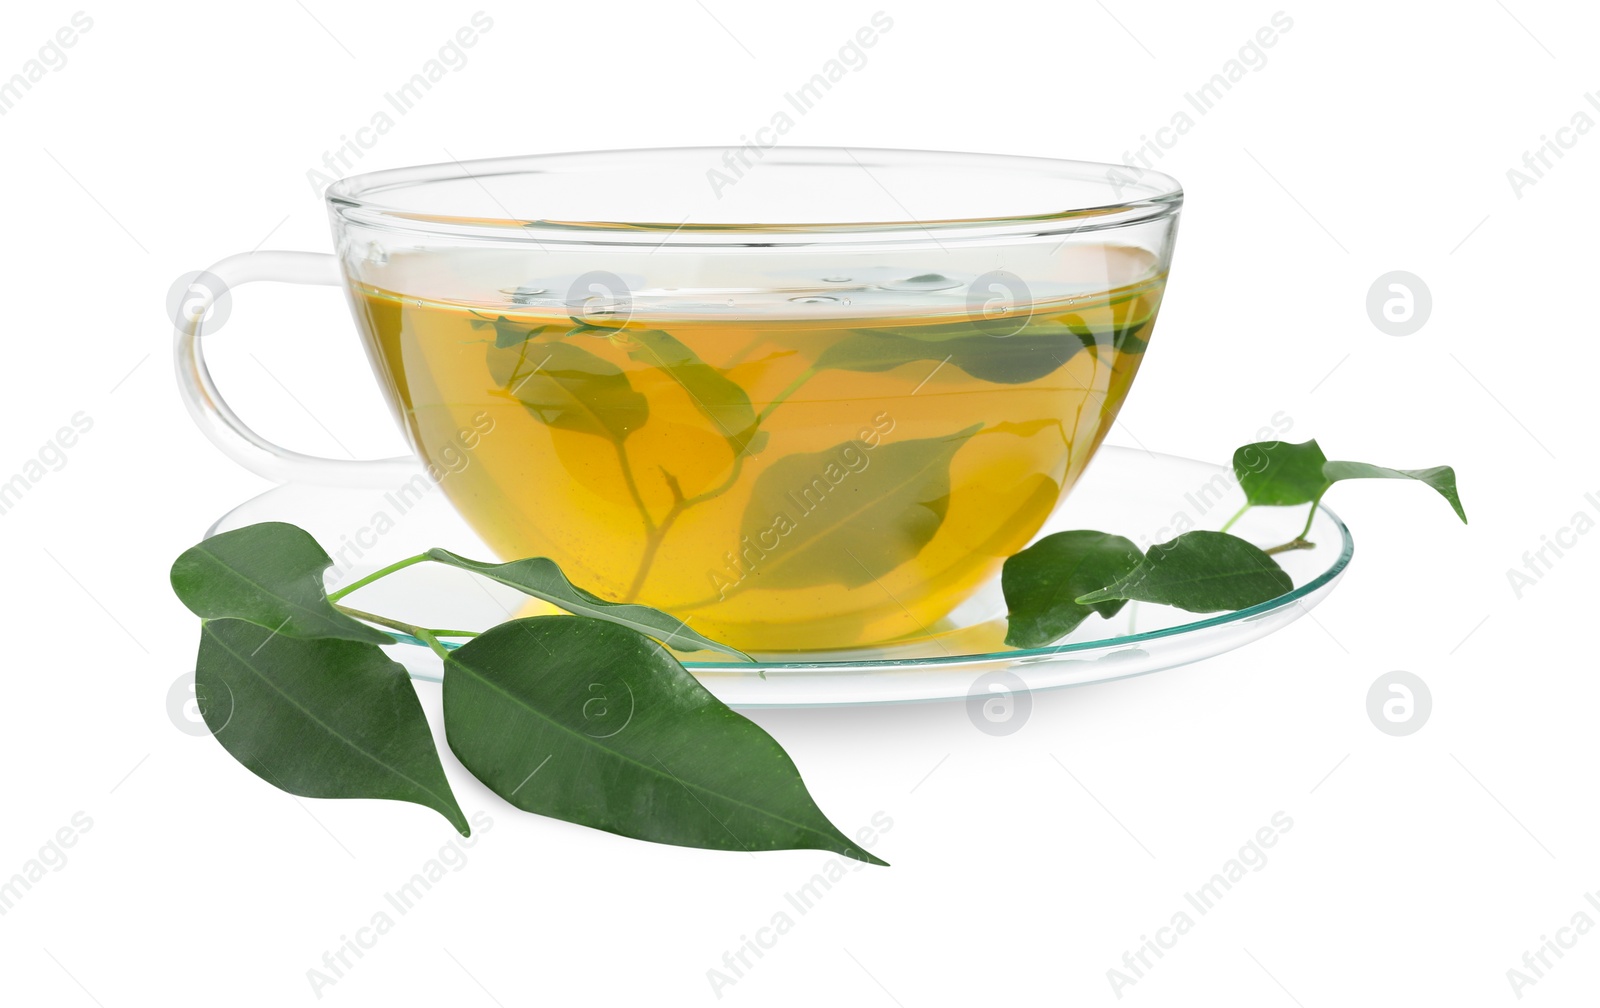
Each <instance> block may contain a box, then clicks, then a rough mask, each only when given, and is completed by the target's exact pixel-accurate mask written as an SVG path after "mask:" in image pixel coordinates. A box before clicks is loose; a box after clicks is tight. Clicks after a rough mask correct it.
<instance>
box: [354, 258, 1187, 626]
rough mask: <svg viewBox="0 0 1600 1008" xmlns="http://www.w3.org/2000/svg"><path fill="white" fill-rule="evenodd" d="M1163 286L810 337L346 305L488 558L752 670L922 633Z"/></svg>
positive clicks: (1130, 353) (707, 320)
mask: <svg viewBox="0 0 1600 1008" xmlns="http://www.w3.org/2000/svg"><path fill="white" fill-rule="evenodd" d="M1106 254H1107V256H1108V257H1112V258H1114V257H1115V256H1116V254H1117V250H1115V249H1109V250H1107V252H1106ZM1129 258H1130V261H1132V253H1131V252H1130V253H1129ZM1141 261H1142V260H1141ZM1129 272H1130V273H1131V272H1137V271H1136V270H1133V269H1131V268H1130V270H1129ZM1113 275H1115V274H1114V273H1113ZM1163 282H1164V277H1161V276H1156V275H1149V274H1146V275H1142V276H1138V277H1137V278H1135V279H1133V280H1132V281H1130V282H1128V283H1126V284H1122V285H1119V286H1115V287H1112V288H1111V289H1108V290H1103V291H1097V292H1091V293H1088V294H1077V295H1074V296H1071V297H1067V298H1063V299H1061V300H1059V301H1058V302H1052V303H1043V304H1040V303H1035V304H1033V305H1031V311H1030V306H1023V307H1021V308H1019V309H1015V310H1012V311H1010V312H1008V313H1005V314H1002V315H999V316H995V315H994V314H992V313H991V314H989V315H973V314H970V313H969V314H955V315H951V314H939V315H937V316H930V315H920V316H905V315H900V316H895V317H887V316H884V315H882V314H874V315H866V314H863V315H861V316H858V317H851V316H850V315H849V311H848V308H843V307H842V306H841V304H840V303H839V300H840V299H837V298H835V299H831V300H832V301H833V302H834V303H833V304H831V305H823V306H822V307H824V308H826V309H827V310H828V311H829V312H830V314H829V315H827V316H825V317H819V318H815V319H811V318H807V317H806V316H807V315H808V309H809V308H810V307H812V306H811V305H809V304H807V303H804V302H803V299H801V300H802V303H799V304H794V305H791V306H790V308H791V310H790V311H788V312H786V313H784V316H783V317H763V316H761V315H760V314H757V313H750V314H743V313H741V314H742V317H729V318H722V317H716V316H714V315H712V314H702V315H701V316H698V317H694V316H687V315H686V316H684V317H659V318H657V317H646V316H645V314H644V313H643V312H641V311H639V310H635V311H634V312H633V314H632V315H631V316H630V317H628V318H627V319H626V320H620V321H617V322H611V321H608V320H604V319H601V320H599V321H602V322H604V323H605V324H602V325H582V324H576V323H575V322H574V320H573V319H572V318H571V317H569V316H568V315H567V314H565V311H567V310H568V309H562V310H550V309H541V308H539V307H537V306H523V307H512V306H507V307H501V308H494V309H485V308H483V307H466V306H463V305H456V304H450V303H441V302H439V301H434V300H428V299H426V298H420V297H414V296H410V295H407V294H406V293H405V292H403V291H402V292H397V291H391V290H384V289H379V288H376V287H372V286H370V285H364V284H358V285H357V286H356V308H357V315H358V318H359V319H360V321H361V322H362V324H363V326H364V328H365V329H366V335H367V338H368V342H369V347H370V349H371V350H372V351H373V356H374V358H375V360H376V362H377V364H378V366H379V369H380V371H381V373H382V377H383V378H384V379H385V380H386V381H387V383H388V384H389V386H390V391H391V393H392V395H393V397H394V399H395V401H396V402H397V403H398V405H399V408H400V411H401V415H402V419H403V421H404V422H405V424H406V425H407V427H408V428H409V434H410V437H411V439H412V441H413V443H414V446H415V447H416V448H417V450H418V451H419V452H420V454H421V455H422V456H423V457H424V458H425V459H426V460H428V461H429V462H431V463H433V464H434V465H435V466H436V471H438V472H440V473H442V474H443V475H442V479H441V482H440V485H441V486H442V488H443V489H444V491H445V492H446V494H447V495H448V497H449V499H450V501H451V502H452V504H453V505H454V507H455V508H456V509H457V510H458V511H459V512H460V513H461V514H462V515H463V516H464V517H465V518H466V520H467V521H468V522H469V523H470V524H471V525H472V527H473V528H474V529H475V530H476V531H477V532H478V534H479V535H480V536H482V538H483V539H484V541H485V542H487V543H488V545H489V546H490V548H491V549H493V550H494V551H495V552H496V553H497V554H499V556H500V558H501V559H503V560H511V559H517V558H520V557H526V556H546V557H550V558H551V559H553V560H555V561H556V562H557V563H559V564H560V565H561V567H562V568H563V569H564V570H565V571H566V573H567V575H568V576H569V577H570V578H571V579H572V581H573V582H574V583H575V584H578V585H580V586H582V587H583V588H586V589H587V590H589V591H591V592H594V593H595V594H597V595H599V596H601V597H602V598H606V599H609V600H613V601H638V602H644V603H646V604H649V605H652V606H655V607H657V608H660V609H664V610H667V611H669V612H671V613H673V614H674V615H677V616H679V617H680V618H684V619H688V620H690V623H691V625H692V626H693V627H694V628H695V629H696V630H698V631H700V632H701V633H704V634H706V635H708V636H711V637H713V638H716V639H719V640H723V641H725V642H727V643H729V644H732V645H734V646H736V647H740V648H743V649H745V650H750V651H759V650H788V649H807V648H812V649H815V648H840V647H849V646H854V645H861V644H868V643H875V642H880V641H885V640H888V639H892V638H896V637H902V636H908V635H915V634H918V633H921V632H925V631H927V630H928V629H930V628H932V627H933V626H934V625H935V624H936V623H937V622H938V621H939V620H940V619H941V618H942V617H944V616H945V615H946V614H947V613H949V611H950V610H951V609H952V608H953V607H954V606H955V605H956V604H957V603H959V602H960V601H961V600H962V599H963V598H965V597H966V596H967V595H969V594H970V593H971V592H972V591H973V590H975V589H976V588H977V587H978V586H979V585H981V584H983V583H984V582H985V581H987V580H988V579H990V578H993V577H995V576H997V574H998V573H999V569H1000V565H1001V563H1002V561H1004V559H1005V558H1006V557H1007V556H1009V555H1011V554H1012V553H1015V552H1016V551H1018V550H1020V549H1022V548H1023V547H1024V546H1025V545H1026V544H1027V543H1028V542H1029V540H1030V539H1031V538H1032V537H1033V536H1034V535H1035V534H1036V533H1037V532H1038V530H1039V528H1040V526H1041V525H1042V524H1043V523H1044V521H1045V519H1046V518H1047V517H1048V516H1049V514H1050V513H1051V511H1052V510H1053V509H1054V508H1055V507H1056V505H1057V504H1058V503H1059V502H1060V500H1061V498H1062V496H1063V494H1065V493H1066V492H1067V490H1068V489H1069V488H1070V487H1071V486H1072V484H1073V482H1074V481H1075V480H1076V479H1077V478H1078V475H1079V473H1080V472H1081V471H1082V469H1083V467H1084V465H1085V463H1086V462H1087V461H1088V459H1089V457H1090V455H1091V454H1092V453H1093V451H1094V450H1095V448H1096V447H1097V446H1098V445H1099V443H1100V440H1101V439H1102V437H1103V436H1104V435H1105V433H1106V431H1107V429H1108V428H1109V427H1110V425H1111V423H1112V421H1113V420H1114V419H1115V417H1116V414H1117V410H1118V408H1119V407H1120V405H1121V403H1122V401H1123V398H1124V396H1125V394H1126V392H1127V389H1128V385H1129V383H1130V382H1131V381H1132V379H1133V376H1134V372H1135V371H1136V370H1137V368H1138V366H1139V362H1140V360H1141V353H1142V351H1143V348H1144V341H1145V339H1146V338H1147V337H1148V336H1149V332H1150V329H1151V326H1152V323H1153V322H1154V319H1155V316H1156V312H1157V309H1158V307H1159V305H1160V300H1161V293H1162V287H1163ZM824 300H830V299H824ZM588 318H589V321H590V322H594V321H596V319H595V318H594V317H592V316H591V317H588ZM440 545H445V546H450V545H452V544H440Z"/></svg>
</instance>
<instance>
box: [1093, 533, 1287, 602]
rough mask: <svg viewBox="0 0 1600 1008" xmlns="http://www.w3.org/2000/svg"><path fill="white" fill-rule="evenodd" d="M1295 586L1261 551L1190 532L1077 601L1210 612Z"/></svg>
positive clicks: (1263, 599)
mask: <svg viewBox="0 0 1600 1008" xmlns="http://www.w3.org/2000/svg"><path fill="white" fill-rule="evenodd" d="M1293 588H1294V581H1293V580H1291V579H1290V577H1289V575H1288V574H1287V573H1286V572H1285V571H1284V569H1283V568H1282V567H1279V566H1278V562H1277V561H1276V560H1274V559H1272V558H1271V557H1270V556H1268V555H1267V554H1266V553H1265V552H1264V551H1263V550H1261V549H1260V548H1259V547H1257V546H1254V545H1252V544H1250V543H1248V542H1245V541H1244V540H1243V539H1240V538H1239V537H1237V536H1231V535H1228V534H1227V533H1226V532H1185V533H1184V534H1183V535H1181V536H1179V537H1178V538H1176V539H1173V540H1171V541H1170V542H1164V543H1159V544H1157V545H1155V546H1152V547H1150V551H1149V552H1148V553H1147V554H1146V555H1145V558H1144V560H1143V562H1141V563H1140V564H1139V566H1137V567H1135V568H1134V569H1133V570H1132V571H1131V572H1130V573H1129V574H1128V575H1127V576H1125V577H1123V578H1122V579H1121V580H1119V581H1117V582H1116V583H1115V584H1112V585H1109V586H1107V587H1105V588H1102V589H1101V590H1099V591H1096V592H1090V593H1089V594H1087V595H1082V596H1080V597H1079V598H1078V602H1079V604H1081V605H1089V604H1093V603H1096V602H1107V601H1110V600H1112V599H1135V600H1137V601H1140V602H1155V603H1159V604H1161V605H1170V606H1176V607H1178V608H1179V609H1183V610H1186V611H1188V612H1201V613H1205V612H1220V611H1223V610H1233V609H1246V608H1249V607H1250V606H1253V605H1259V604H1260V603H1262V602H1267V601H1270V600H1272V599H1275V598H1277V597H1278V596H1279V595H1282V594H1284V593H1285V592H1288V591H1290V590H1292V589H1293Z"/></svg>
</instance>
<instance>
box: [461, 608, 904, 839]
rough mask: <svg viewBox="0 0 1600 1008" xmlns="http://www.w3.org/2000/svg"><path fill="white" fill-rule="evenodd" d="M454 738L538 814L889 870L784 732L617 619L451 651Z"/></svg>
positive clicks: (555, 620)
mask: <svg viewBox="0 0 1600 1008" xmlns="http://www.w3.org/2000/svg"><path fill="white" fill-rule="evenodd" d="M444 720H445V733H446V735H447V737H448V738H449V740H450V748H451V749H452V750H454V752H455V754H456V756H457V757H458V758H459V759H460V760H461V762H462V764H463V765H465V766H466V767H467V769H469V770H471V771H472V772H473V773H474V774H475V775H477V777H478V779H479V780H481V781H483V782H484V783H485V784H487V785H488V786H489V787H490V789H492V790H493V791H494V792H495V793H496V794H498V795H500V796H501V797H502V798H504V799H505V800H506V801H508V802H510V803H511V804H513V805H515V806H516V807H518V808H520V809H523V810H525V811H528V812H535V813H538V814H540V815H547V816H551V817H554V818H556V819H564V820H566V821H567V822H574V823H579V824H581V825H584V826H591V827H594V828H595V829H602V830H606V831H608V832H611V833H617V834H620V835H622V836H627V837H634V838H637V839H640V840H651V841H654V842H656V843H667V844H677V845H680V846H684V847H708V848H712V849H715V850H745V851H758V850H785V849H794V848H810V849H818V850H829V851H834V852H837V853H839V854H843V855H845V856H847V857H852V858H856V859H858V860H861V861H867V862H870V863H872V864H883V862H882V861H880V860H878V859H877V858H875V857H873V856H872V855H871V854H869V853H867V852H866V851H864V850H862V849H861V848H860V847H858V846H856V845H855V844H854V843H853V842H852V841H851V840H850V839H849V838H848V837H846V836H845V835H844V834H843V833H841V832H839V830H838V829H837V828H835V827H834V825H833V824H832V823H830V822H829V821H828V819H827V817H826V816H824V815H823V814H822V812H821V810H820V809H818V808H817V806H816V802H815V801H814V800H813V799H812V797H811V795H810V793H809V792H808V791H807V790H806V786H805V782H804V781H802V780H801V779H800V773H799V771H798V770H796V769H795V765H794V762H793V761H792V760H790V758H789V756H788V754H787V753H785V752H784V751H783V749H782V747H781V746H779V745H778V743H777V742H775V741H773V739H772V736H770V735H768V734H767V733H766V732H765V731H762V730H761V728H760V727H758V726H757V725H756V724H754V723H753V722H751V721H749V720H748V719H746V718H744V717H742V716H741V715H739V714H737V713H735V712H734V711H732V710H729V709H728V708H727V707H726V706H724V705H723V704H722V703H721V701H719V700H717V698H716V697H714V696H712V695H711V694H710V693H709V692H707V691H706V689H705V687H704V686H701V685H700V683H699V682H698V681H697V680H696V679H695V678H694V676H692V675H690V674H689V673H688V672H687V671H685V670H684V668H683V666H682V665H679V664H678V662H677V661H676V660H674V659H673V658H672V656H671V655H670V654H668V653H667V652H666V651H665V650H664V649H662V648H661V646H660V645H658V644H656V643H655V642H654V641H652V640H650V639H649V638H647V637H644V636H643V635H641V634H638V633H635V632H634V631H632V630H629V629H627V628H626V627H623V626H620V625H618V624H615V623H607V622H604V621H601V620H596V619H590V618H588V617H584V616H535V617H531V618H527V619H519V620H513V621H511V622H509V623H502V624H500V625H499V626H497V627H494V628H493V629H491V630H489V631H488V632H487V633H485V634H483V635H482V636H481V637H477V638H474V639H473V640H472V641H470V642H468V643H467V644H465V645H463V646H462V647H461V648H459V649H458V650H455V651H452V652H450V655H449V657H447V658H446V659H445V673H444Z"/></svg>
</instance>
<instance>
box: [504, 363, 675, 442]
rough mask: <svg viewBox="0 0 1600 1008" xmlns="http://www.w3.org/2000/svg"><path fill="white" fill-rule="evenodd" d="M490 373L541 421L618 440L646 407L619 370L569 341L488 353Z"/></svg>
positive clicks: (641, 420) (634, 425)
mask: <svg viewBox="0 0 1600 1008" xmlns="http://www.w3.org/2000/svg"><path fill="white" fill-rule="evenodd" d="M489 373H490V374H491V375H492V376H493V377H494V380H495V381H496V382H498V383H500V386H501V387H502V388H504V389H505V390H506V391H507V392H508V393H509V394H510V395H511V396H512V397H514V398H515V399H517V400H519V401H520V402H521V403H522V405H523V406H524V407H525V408H526V409H527V411H528V412H529V413H530V414H531V415H532V416H533V417H534V418H535V419H537V420H539V421H540V422H541V423H546V424H549V425H550V426H551V427H557V428H560V429H561V430H571V431H581V432H583V433H585V434H595V435H598V436H600V437H604V438H608V439H610V440H612V441H617V442H620V441H622V440H623V439H624V438H626V437H627V436H628V435H629V434H631V433H632V432H633V431H636V430H638V429H639V428H640V427H642V426H644V422H645V420H646V419H648V418H649V415H650V409H649V405H648V404H647V403H646V401H645V398H644V396H642V395H640V394H639V393H637V392H635V391H634V390H633V385H632V384H631V383H630V382H629V381H628V376H627V375H625V374H623V373H622V369H621V368H619V367H617V366H616V365H615V364H612V363H611V362H610V361H608V360H606V359H605V358H603V357H599V356H596V355H595V354H592V353H590V352H589V351H587V350H584V349H582V348H580V347H577V346H575V345H573V344H571V343H562V342H549V343H536V342H532V341H530V342H526V343H523V344H521V345H520V346H517V347H512V348H508V349H493V350H490V351H489Z"/></svg>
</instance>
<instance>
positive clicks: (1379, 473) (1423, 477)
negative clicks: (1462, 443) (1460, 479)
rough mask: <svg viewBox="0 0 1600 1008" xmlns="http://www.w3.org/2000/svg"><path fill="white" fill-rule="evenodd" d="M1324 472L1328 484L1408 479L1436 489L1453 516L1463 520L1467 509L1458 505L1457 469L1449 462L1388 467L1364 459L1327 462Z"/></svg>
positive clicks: (1459, 501) (1465, 517)
mask: <svg viewBox="0 0 1600 1008" xmlns="http://www.w3.org/2000/svg"><path fill="white" fill-rule="evenodd" d="M1322 472H1323V475H1324V476H1326V477H1327V479H1328V482H1329V483H1330V484H1332V483H1337V482H1339V481H1340V480H1348V479H1409V480H1416V481H1418V482H1419V483H1426V484H1427V485H1428V486H1431V487H1433V489H1435V490H1437V491H1438V492H1439V496H1441V497H1443V498H1444V499H1445V500H1446V501H1448V502H1449V504H1450V508H1451V510H1453V511H1455V513H1456V517H1457V518H1460V519H1461V521H1462V523H1463V524H1465V523H1466V520H1467V512H1466V511H1465V510H1463V509H1462V507H1461V494H1460V493H1459V492H1457V490H1456V471H1455V470H1454V469H1452V468H1451V467H1449V466H1434V467H1433V468H1431V469H1387V468H1384V467H1383V466H1375V465H1370V464H1368V463H1366V462H1328V463H1326V464H1324V465H1323V467H1322Z"/></svg>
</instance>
